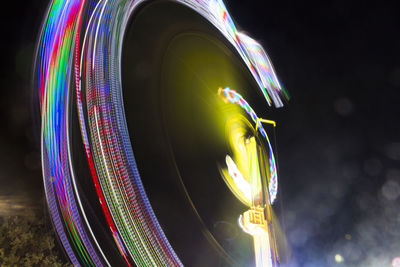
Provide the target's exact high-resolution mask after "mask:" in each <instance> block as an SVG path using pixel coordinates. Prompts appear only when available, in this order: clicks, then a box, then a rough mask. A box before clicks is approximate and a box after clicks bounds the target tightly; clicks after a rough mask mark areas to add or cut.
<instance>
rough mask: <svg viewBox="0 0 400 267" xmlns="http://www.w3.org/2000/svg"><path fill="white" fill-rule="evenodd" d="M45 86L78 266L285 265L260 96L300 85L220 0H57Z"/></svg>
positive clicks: (47, 23) (49, 190) (51, 149)
mask: <svg viewBox="0 0 400 267" xmlns="http://www.w3.org/2000/svg"><path fill="white" fill-rule="evenodd" d="M36 85H37V88H38V92H39V102H40V107H41V125H42V127H41V131H42V132H41V146H42V168H43V180H44V186H45V193H46V199H47V203H48V206H49V210H50V215H51V219H52V222H53V225H54V228H55V230H56V232H57V235H58V237H59V240H60V243H61V244H62V246H63V248H64V250H65V252H66V254H67V255H68V257H69V259H70V260H71V262H72V263H73V264H74V265H76V266H103V265H105V266H115V265H117V266H120V265H122V264H124V265H127V266H183V265H189V266H216V265H217V264H220V265H223V266H225V265H236V266H237V265H239V266H243V265H246V264H251V263H253V262H254V263H255V264H256V266H278V264H279V261H280V256H279V252H278V251H279V249H278V243H277V233H276V231H277V229H276V227H278V226H277V224H276V220H275V219H274V215H273V210H272V205H273V204H274V202H275V200H276V198H277V190H278V178H277V163H276V158H275V155H274V150H273V145H272V143H271V142H270V139H269V137H268V134H267V132H268V131H267V130H266V128H265V127H264V125H272V126H271V127H275V122H273V121H271V120H266V119H262V118H260V117H258V116H257V114H256V112H255V109H253V108H252V107H251V106H250V103H252V102H254V103H257V105H255V106H257V107H258V109H259V112H262V113H261V114H263V116H264V114H268V113H267V110H268V109H269V108H270V107H271V108H272V106H275V107H281V106H283V102H284V101H285V100H286V99H288V98H289V96H288V94H287V93H286V91H285V90H284V89H283V88H282V86H281V85H280V83H279V80H278V78H277V76H276V74H275V71H274V68H273V66H272V64H271V62H270V60H269V58H268V56H267V54H266V52H265V51H264V49H263V48H262V46H261V45H260V44H259V43H258V42H256V41H255V40H254V39H252V38H250V37H249V36H247V35H246V34H244V33H243V32H241V31H239V30H238V29H237V28H236V26H235V24H234V22H233V20H232V18H231V17H230V15H229V13H228V11H227V9H226V7H225V5H224V3H223V2H222V1H221V0H203V1H199V0H191V1H189V0H186V1H183V0H182V1H178V0H171V1H163V0H160V1H145V0H136V1H133V0H132V1H129V0H114V1H113V0H105V1H101V0H100V1H97V0H91V1H85V0H72V1H64V0H54V1H52V2H51V3H50V5H49V8H48V11H47V14H46V17H45V19H44V22H43V27H42V31H41V36H40V41H39V44H38V50H37V60H36ZM231 88H235V90H233V89H231ZM260 99H262V100H263V101H262V103H263V104H262V105H260V104H259V103H260ZM260 106H262V107H263V108H262V109H260V108H259V107H260ZM268 127H269V126H268ZM218 222H224V223H223V224H221V223H218ZM216 225H219V226H218V227H221V225H230V226H229V227H230V228H229V229H231V230H229V231H230V232H235V233H234V234H232V233H226V234H222V235H221V231H226V229H227V228H225V230H221V229H216V227H215V226H216ZM229 231H227V232H229ZM232 236H234V237H235V238H232ZM233 239H234V240H233ZM227 240H228V241H227Z"/></svg>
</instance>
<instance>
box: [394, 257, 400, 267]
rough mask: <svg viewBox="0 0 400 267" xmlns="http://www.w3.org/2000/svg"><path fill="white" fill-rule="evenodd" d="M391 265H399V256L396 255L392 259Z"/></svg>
mask: <svg viewBox="0 0 400 267" xmlns="http://www.w3.org/2000/svg"><path fill="white" fill-rule="evenodd" d="M392 267H400V257H396V258H394V259H393V260H392Z"/></svg>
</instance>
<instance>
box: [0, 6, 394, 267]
mask: <svg viewBox="0 0 400 267" xmlns="http://www.w3.org/2000/svg"><path fill="white" fill-rule="evenodd" d="M47 4H48V3H47V2H46V1H25V2H18V1H11V2H9V6H8V7H7V9H4V10H3V16H2V17H1V20H2V21H1V25H2V41H1V48H2V49H1V51H2V64H1V66H2V69H1V78H2V79H1V80H2V86H3V88H2V89H1V96H0V120H1V122H2V124H1V125H2V126H1V131H0V147H1V149H0V215H1V216H5V215H10V214H14V213H22V212H24V210H26V209H32V208H34V209H38V210H44V211H45V210H46V206H45V203H44V201H43V189H42V178H41V170H40V168H41V167H40V156H39V151H40V148H39V146H38V136H39V128H38V127H37V122H35V121H36V120H37V117H36V115H37V114H36V113H35V110H37V109H35V105H37V102H36V99H35V98H34V96H33V94H32V89H31V84H30V81H31V76H32V75H31V73H32V65H33V63H32V62H33V54H34V53H33V52H34V48H35V43H36V40H37V35H38V33H39V29H40V24H41V21H42V18H43V15H44V12H45V9H46V6H47ZM226 5H227V8H228V10H229V11H230V13H231V15H232V17H233V18H234V20H235V21H236V22H237V24H238V25H239V26H240V27H241V28H243V29H244V30H246V31H247V32H248V33H249V34H250V36H252V37H253V38H255V39H256V40H258V41H260V42H261V43H262V44H263V45H264V47H265V49H266V50H267V52H268V53H269V55H270V57H271V59H272V62H273V63H274V66H275V68H276V71H277V73H278V76H279V77H280V80H281V81H282V84H283V85H284V86H285V87H286V88H287V89H288V91H289V93H290V94H291V97H292V98H291V100H290V102H289V103H288V104H287V105H286V106H285V107H284V108H283V109H281V110H276V111H274V112H273V113H272V114H270V118H272V119H275V120H277V123H278V127H277V131H276V138H277V151H278V156H279V174H280V196H279V198H280V203H281V204H282V215H283V220H282V224H283V228H284V230H285V232H286V236H287V239H288V241H289V244H290V246H291V250H292V253H293V262H292V263H291V265H290V266H336V265H337V266H340V265H341V266H390V262H391V261H392V259H393V258H394V257H399V256H400V230H399V229H400V228H399V227H400V206H399V204H400V203H399V202H400V198H399V196H400V166H399V160H400V135H399V134H400V125H399V123H398V117H399V115H400V108H399V105H398V98H399V96H400V92H399V89H400V57H399V56H400V55H399V52H398V49H399V40H400V39H399V34H398V29H399V28H400V21H399V20H400V19H399V16H398V12H399V8H398V7H397V6H396V5H395V4H394V3H389V2H383V1H382V2H378V1H377V2H368V1H364V2H350V1H308V2H291V1H239V0H236V1H233V0H231V1H226ZM36 108H37V107H36ZM339 254H340V255H341V257H339ZM335 256H336V257H335ZM335 258H336V260H341V259H343V260H344V261H343V262H341V263H340V262H336V261H335Z"/></svg>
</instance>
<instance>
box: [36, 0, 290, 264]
mask: <svg viewBox="0 0 400 267" xmlns="http://www.w3.org/2000/svg"><path fill="white" fill-rule="evenodd" d="M150 2H151V1H145V0H137V1H128V0H104V1H85V0H53V1H52V2H51V4H50V6H49V9H48V12H47V15H46V17H45V20H44V23H43V27H42V32H41V37H40V41H39V45H38V54H37V61H36V62H37V81H38V83H37V84H38V91H39V102H40V107H41V125H42V129H41V130H42V134H41V146H42V169H43V179H44V185H45V192H46V198H47V202H48V206H49V210H50V213H51V218H52V221H53V223H54V227H55V229H56V232H57V234H58V236H59V238H60V240H61V243H62V245H63V247H64V249H65V251H66V253H67V255H68V257H69V258H70V260H71V262H72V263H73V264H74V265H75V266H80V265H84V266H102V265H109V263H108V259H107V258H106V256H105V255H104V253H103V251H102V249H101V244H99V243H98V241H97V240H96V238H95V236H94V234H93V231H92V230H91V229H92V227H91V226H90V224H89V222H88V220H87V219H86V215H85V210H84V208H83V205H82V204H81V202H80V197H79V191H78V189H77V186H76V184H77V182H76V181H75V175H74V166H73V164H72V160H71V153H70V146H71V139H70V137H69V128H70V123H71V121H70V107H71V104H72V103H71V100H70V99H71V94H72V90H73V85H74V86H75V93H76V99H77V109H78V113H79V114H78V115H79V123H80V128H81V133H82V139H83V145H84V148H85V153H86V157H87V160H88V165H89V169H90V173H91V176H92V180H93V183H94V187H95V190H96V193H97V197H98V199H99V203H100V205H101V207H102V210H103V213H104V216H105V218H106V222H107V224H108V226H109V230H110V233H111V235H112V237H113V240H114V241H115V243H116V245H117V248H118V249H119V251H120V253H121V255H122V257H123V258H124V259H125V262H126V264H127V265H128V266H130V265H133V264H136V265H137V266H181V265H182V263H181V261H180V260H179V258H178V256H177V255H176V254H175V252H174V250H173V249H172V247H171V246H170V244H169V242H168V240H167V238H166V236H165V234H164V232H163V230H162V229H161V227H160V225H159V224H158V221H157V219H156V216H155V214H154V212H153V210H152V208H151V206H150V202H149V200H148V198H147V196H146V193H145V191H144V188H143V185H142V182H141V179H140V175H139V172H138V168H137V166H136V162H135V158H134V155H133V150H132V145H131V143H130V139H129V133H128V129H127V124H126V119H125V114H124V108H123V99H122V88H121V84H122V82H121V79H120V77H121V74H120V66H121V51H122V44H123V36H124V33H125V30H126V27H127V25H128V21H129V19H130V17H131V15H132V14H133V13H134V11H135V10H136V9H137V8H138V7H139V6H142V5H144V4H148V3H150ZM172 2H176V3H180V4H183V5H186V6H187V7H190V8H192V9H193V10H195V11H197V12H198V13H199V14H201V15H202V16H203V17H204V18H205V19H207V20H208V21H209V22H211V23H212V24H213V25H214V26H215V27H216V28H217V29H218V30H219V31H220V32H221V33H222V34H223V35H224V36H225V37H226V39H227V40H229V42H230V43H231V44H232V45H233V46H234V47H235V49H236V50H237V52H238V53H239V55H240V57H241V58H242V59H243V61H244V62H245V64H246V65H247V67H248V69H249V71H250V72H251V73H252V75H253V77H254V79H255V80H256V82H257V84H258V86H259V88H260V90H261V91H262V93H263V95H264V97H265V98H266V100H267V102H268V104H269V105H271V104H272V103H274V105H275V106H277V107H280V106H282V101H281V98H280V96H283V97H284V98H288V95H287V93H286V92H285V91H284V90H283V89H282V88H281V85H280V83H279V81H278V79H277V77H276V75H275V71H274V70H273V67H272V64H271V63H270V61H269V58H268V56H267V54H266V53H265V51H264V50H263V49H262V47H261V46H260V45H259V44H258V43H257V42H256V41H254V40H253V39H251V38H250V37H248V36H246V35H245V34H243V33H240V32H238V31H237V30H236V27H235V25H234V23H233V21H232V19H231V17H230V16H229V13H228V12H227V10H226V8H225V5H224V3H223V2H222V1H221V0H202V1H201V0H197V1H195V0H192V1H188V0H186V1H184V0H181V1H178V0H175V1H172ZM83 32H84V33H85V35H84V38H83V44H81V39H80V34H81V33H83ZM82 90H83V91H82ZM137 90H139V88H138V89H137ZM141 90H142V89H141ZM224 90H226V89H224ZM82 93H84V97H85V103H86V106H84V104H83V99H82V97H83V96H82ZM235 97H236V96H235ZM240 99H241V98H240ZM241 101H242V100H241ZM243 101H244V100H243ZM240 103H242V102H240ZM243 103H246V102H243ZM245 107H247V106H245ZM246 110H248V109H246ZM253 113H254V111H253ZM250 115H253V114H250ZM254 115H255V114H254ZM259 130H260V132H261V133H262V134H263V136H264V137H266V138H267V139H268V137H267V136H266V133H265V130H263V128H262V127H260V128H259ZM268 143H269V142H268ZM269 148H270V150H271V151H272V148H271V146H270V145H269ZM271 155H272V153H271ZM270 166H271V174H272V175H271V179H272V180H271V182H270V185H272V188H270V194H271V196H270V198H271V201H273V200H274V199H275V197H276V190H277V181H276V166H275V160H274V158H273V156H271V158H270Z"/></svg>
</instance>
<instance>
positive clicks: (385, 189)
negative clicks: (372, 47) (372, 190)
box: [381, 180, 400, 201]
mask: <svg viewBox="0 0 400 267" xmlns="http://www.w3.org/2000/svg"><path fill="white" fill-rule="evenodd" d="M381 192H382V195H383V196H384V197H385V198H386V199H387V200H391V201H393V200H396V199H397V198H398V197H399V196H400V185H399V183H398V182H396V181H394V180H388V181H386V182H385V184H384V185H383V186H382V189H381Z"/></svg>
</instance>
